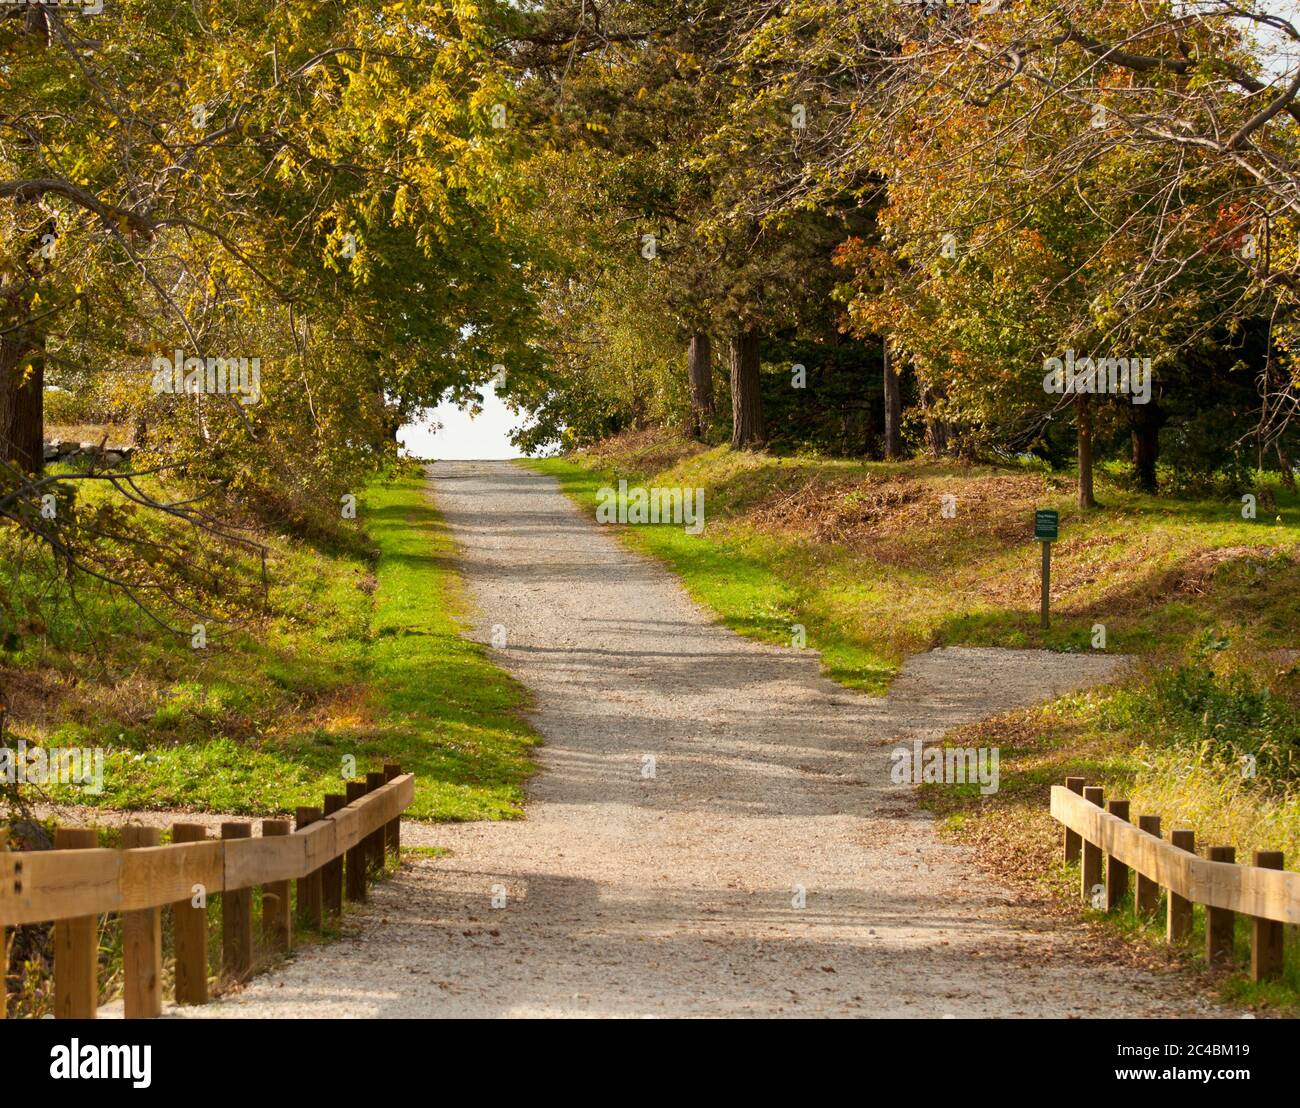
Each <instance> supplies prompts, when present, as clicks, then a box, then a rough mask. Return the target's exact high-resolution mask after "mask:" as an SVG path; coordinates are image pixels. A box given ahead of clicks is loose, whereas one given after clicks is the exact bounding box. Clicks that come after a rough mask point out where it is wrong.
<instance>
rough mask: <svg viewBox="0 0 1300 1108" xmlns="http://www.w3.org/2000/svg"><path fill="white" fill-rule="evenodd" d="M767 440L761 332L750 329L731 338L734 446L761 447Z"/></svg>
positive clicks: (742, 447) (741, 447)
mask: <svg viewBox="0 0 1300 1108" xmlns="http://www.w3.org/2000/svg"><path fill="white" fill-rule="evenodd" d="M766 441H767V431H766V429H765V428H764V426H763V396H762V393H761V391H760V389H759V375H758V332H757V331H755V330H754V329H753V328H750V329H749V330H747V331H742V332H741V333H740V334H738V335H736V336H735V337H734V338H733V339H732V340H731V449H732V450H748V449H750V448H761V447H762V446H763V444H764V443H765V442H766Z"/></svg>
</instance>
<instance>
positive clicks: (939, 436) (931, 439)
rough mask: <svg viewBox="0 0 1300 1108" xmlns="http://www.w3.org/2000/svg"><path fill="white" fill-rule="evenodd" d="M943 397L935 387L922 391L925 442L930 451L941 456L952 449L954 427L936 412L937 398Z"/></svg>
mask: <svg viewBox="0 0 1300 1108" xmlns="http://www.w3.org/2000/svg"><path fill="white" fill-rule="evenodd" d="M938 399H942V398H941V396H940V395H939V394H938V393H936V392H935V391H934V390H933V389H925V390H924V391H923V392H922V393H921V410H922V412H923V413H924V416H925V442H926V446H927V447H929V450H930V453H931V454H932V455H934V457H936V458H941V457H943V456H944V455H945V454H947V453H949V451H951V450H952V438H953V427H952V424H951V423H949V422H948V421H947V420H944V419H940V418H939V417H938V416H936V415H935V414H934V409H935V403H934V402H935V400H938Z"/></svg>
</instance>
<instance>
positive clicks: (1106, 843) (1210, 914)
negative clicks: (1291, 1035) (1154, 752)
mask: <svg viewBox="0 0 1300 1108" xmlns="http://www.w3.org/2000/svg"><path fill="white" fill-rule="evenodd" d="M1103 799H1104V798H1103V796H1102V790H1101V789H1100V788H1096V787H1089V786H1087V784H1086V782H1085V781H1084V779H1083V778H1082V777H1067V778H1066V779H1065V785H1064V787H1062V786H1061V785H1054V786H1053V787H1052V816H1053V818H1055V819H1056V820H1058V821H1059V822H1061V823H1063V824H1064V825H1065V842H1064V849H1065V860H1066V861H1067V862H1076V861H1077V862H1079V888H1080V893H1081V895H1082V896H1083V899H1084V900H1085V901H1088V902H1089V903H1091V904H1093V905H1094V906H1095V907H1098V908H1102V909H1104V910H1105V911H1107V912H1109V911H1112V910H1113V909H1114V908H1115V906H1116V905H1117V904H1118V903H1119V902H1120V901H1121V900H1122V899H1123V898H1124V897H1125V895H1127V893H1128V891H1129V870H1130V869H1132V870H1134V871H1136V873H1137V881H1136V884H1135V886H1134V889H1133V899H1134V904H1135V907H1136V909H1137V911H1138V912H1139V913H1143V914H1153V913H1154V912H1155V911H1156V909H1157V908H1158V906H1159V903H1160V890H1161V889H1165V890H1166V891H1167V892H1168V904H1167V908H1166V917H1167V918H1166V925H1165V938H1166V940H1167V941H1168V942H1171V943H1177V942H1182V941H1184V940H1186V939H1187V937H1188V936H1189V935H1190V934H1191V930H1192V905H1193V904H1203V905H1204V906H1205V957H1206V961H1208V962H1209V963H1211V964H1223V963H1227V962H1230V961H1231V960H1232V957H1233V934H1234V931H1235V927H1236V916H1237V913H1241V914H1242V915H1246V916H1249V917H1251V919H1252V921H1253V924H1252V931H1251V956H1250V971H1251V976H1252V977H1253V978H1254V980H1256V981H1267V980H1270V979H1273V978H1276V977H1278V976H1279V975H1280V974H1281V972H1282V957H1283V939H1284V932H1285V926H1286V925H1287V924H1288V923H1291V924H1300V873H1288V872H1286V871H1284V870H1283V869H1282V862H1283V858H1282V854H1281V852H1280V851H1275V850H1257V851H1256V852H1255V857H1254V865H1251V866H1239V865H1237V864H1236V852H1235V849H1234V848H1233V847H1230V846H1212V847H1210V848H1209V849H1208V850H1207V851H1206V857H1204V858H1200V857H1198V856H1197V854H1196V841H1195V836H1194V835H1193V833H1192V832H1191V831H1186V830H1175V831H1173V832H1171V834H1170V836H1169V840H1168V841H1166V840H1164V839H1162V838H1161V837H1160V817H1159V816H1150V815H1144V816H1139V817H1138V821H1137V824H1136V825H1134V824H1133V823H1132V822H1130V820H1129V802H1128V801H1127V800H1112V801H1110V802H1109V803H1108V804H1105V805H1104V807H1103ZM1103 855H1104V858H1103Z"/></svg>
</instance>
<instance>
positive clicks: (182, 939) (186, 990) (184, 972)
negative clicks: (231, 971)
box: [172, 823, 208, 1004]
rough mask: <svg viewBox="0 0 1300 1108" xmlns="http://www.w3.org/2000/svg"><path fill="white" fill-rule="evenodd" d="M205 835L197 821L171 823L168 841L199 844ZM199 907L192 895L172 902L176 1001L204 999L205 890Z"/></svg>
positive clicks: (206, 832)
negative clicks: (170, 835)
mask: <svg viewBox="0 0 1300 1108" xmlns="http://www.w3.org/2000/svg"><path fill="white" fill-rule="evenodd" d="M207 837H208V831H207V828H206V827H204V826H203V824H201V823H173V824H172V842H174V843H201V842H203V841H204V840H205V839H206V838H207ZM202 892H203V895H202V898H201V899H202V900H203V907H201V908H196V907H195V906H194V901H193V897H191V899H189V900H178V901H177V902H176V903H175V904H173V905H172V945H173V946H174V947H175V948H176V1003H177V1004H206V1003H207V1002H208V909H207V896H208V892H207V890H206V889H204V890H202Z"/></svg>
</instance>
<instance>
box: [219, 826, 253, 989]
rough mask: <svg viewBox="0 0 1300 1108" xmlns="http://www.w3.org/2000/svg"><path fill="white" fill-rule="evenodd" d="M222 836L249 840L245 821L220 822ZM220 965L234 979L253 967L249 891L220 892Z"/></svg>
mask: <svg viewBox="0 0 1300 1108" xmlns="http://www.w3.org/2000/svg"><path fill="white" fill-rule="evenodd" d="M221 837H222V838H223V839H251V838H252V837H253V827H252V824H249V823H233V822H232V823H223V824H222V825H221ZM221 968H222V969H223V970H225V972H226V973H228V974H229V975H230V976H231V977H234V978H236V979H238V978H242V977H244V976H246V975H247V974H248V973H249V972H250V971H251V970H252V968H253V890H252V889H226V890H224V891H223V892H222V894H221Z"/></svg>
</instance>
